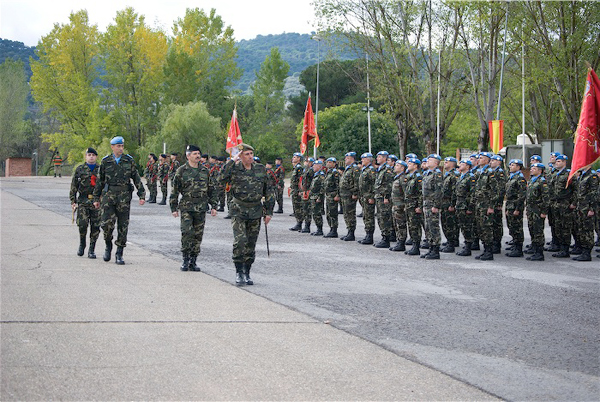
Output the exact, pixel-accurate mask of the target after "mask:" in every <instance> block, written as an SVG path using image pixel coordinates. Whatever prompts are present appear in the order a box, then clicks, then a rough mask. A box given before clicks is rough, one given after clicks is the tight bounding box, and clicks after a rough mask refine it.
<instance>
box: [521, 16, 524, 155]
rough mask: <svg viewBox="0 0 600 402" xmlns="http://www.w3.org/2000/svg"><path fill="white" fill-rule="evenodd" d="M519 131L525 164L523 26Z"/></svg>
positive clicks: (522, 37)
mask: <svg viewBox="0 0 600 402" xmlns="http://www.w3.org/2000/svg"><path fill="white" fill-rule="evenodd" d="M521 97H522V99H521V103H522V105H521V115H522V116H521V119H522V122H521V127H522V129H521V131H522V134H523V138H522V141H523V144H522V145H523V151H522V153H523V163H525V38H524V36H523V25H521Z"/></svg>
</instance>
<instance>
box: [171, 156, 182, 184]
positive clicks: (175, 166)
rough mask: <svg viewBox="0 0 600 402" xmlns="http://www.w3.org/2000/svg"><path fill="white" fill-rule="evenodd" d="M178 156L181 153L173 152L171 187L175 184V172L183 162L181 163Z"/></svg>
mask: <svg viewBox="0 0 600 402" xmlns="http://www.w3.org/2000/svg"><path fill="white" fill-rule="evenodd" d="M178 156H179V154H178V153H177V152H173V153H172V154H171V156H170V158H171V160H170V164H169V180H171V187H172V186H173V178H174V177H175V173H176V172H177V169H179V166H181V163H179V160H177V157H178Z"/></svg>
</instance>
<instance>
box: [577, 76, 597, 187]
mask: <svg viewBox="0 0 600 402" xmlns="http://www.w3.org/2000/svg"><path fill="white" fill-rule="evenodd" d="M598 158H600V80H598V76H597V75H596V73H595V72H594V70H592V69H591V68H590V69H588V75H587V80H586V83H585V91H584V92H583V102H582V103H581V114H580V115H579V124H578V125H577V131H576V132H575V149H574V150H573V160H572V161H571V173H569V182H570V181H571V178H572V177H573V175H574V174H575V172H577V171H578V170H579V169H581V168H582V167H585V166H588V165H591V164H592V163H594V162H596V161H597V160H598Z"/></svg>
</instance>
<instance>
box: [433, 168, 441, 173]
mask: <svg viewBox="0 0 600 402" xmlns="http://www.w3.org/2000/svg"><path fill="white" fill-rule="evenodd" d="M434 172H436V173H442V171H441V170H440V168H435V170H434Z"/></svg>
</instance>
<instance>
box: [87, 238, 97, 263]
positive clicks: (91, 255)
mask: <svg viewBox="0 0 600 402" xmlns="http://www.w3.org/2000/svg"><path fill="white" fill-rule="evenodd" d="M88 258H91V259H95V258H96V241H95V240H94V241H91V242H90V248H89V249H88Z"/></svg>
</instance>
